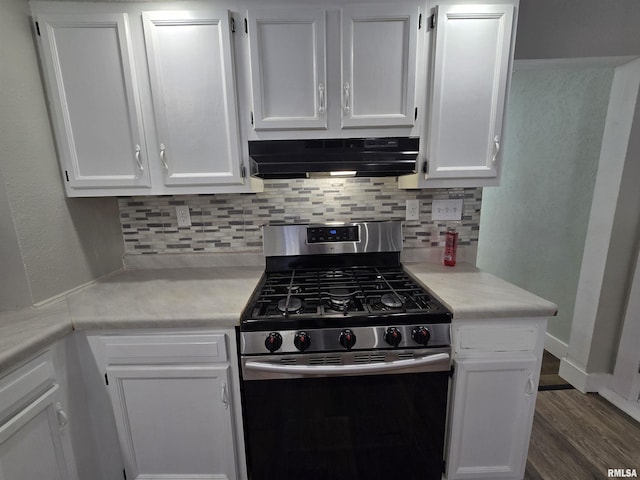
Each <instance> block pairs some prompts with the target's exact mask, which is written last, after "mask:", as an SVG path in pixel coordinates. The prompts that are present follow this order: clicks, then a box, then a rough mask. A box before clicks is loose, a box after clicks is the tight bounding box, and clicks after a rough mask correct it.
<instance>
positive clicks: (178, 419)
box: [89, 333, 238, 480]
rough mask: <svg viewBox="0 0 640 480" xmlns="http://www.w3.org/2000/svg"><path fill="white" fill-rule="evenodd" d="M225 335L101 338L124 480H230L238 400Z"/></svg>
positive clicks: (96, 344) (98, 347)
mask: <svg viewBox="0 0 640 480" xmlns="http://www.w3.org/2000/svg"><path fill="white" fill-rule="evenodd" d="M228 338H229V335H225V334H218V333H214V334H140V335H123V336H120V335H101V336H97V337H94V338H93V339H91V338H90V340H89V341H90V343H91V344H92V349H93V350H94V354H95V355H96V357H97V358H98V361H99V363H100V362H103V367H104V372H105V383H106V385H107V389H108V391H109V396H110V398H111V403H112V406H113V413H114V417H115V422H116V427H117V430H118V437H119V440H120V448H121V451H122V455H123V460H124V463H125V471H126V475H127V478H129V479H138V480H143V479H144V480H160V479H163V480H166V479H171V480H175V479H181V480H190V479H198V480H235V479H237V478H238V463H237V455H236V439H237V436H236V434H235V431H236V430H237V428H236V423H235V422H236V417H235V416H234V413H235V411H236V409H234V407H233V405H232V400H233V399H234V398H235V397H236V396H237V390H236V385H235V383H237V382H235V380H233V378H232V373H231V371H232V366H231V362H230V359H229V358H228V356H227V346H226V341H227V339H228Z"/></svg>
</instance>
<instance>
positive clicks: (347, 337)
mask: <svg viewBox="0 0 640 480" xmlns="http://www.w3.org/2000/svg"><path fill="white" fill-rule="evenodd" d="M338 341H339V342H340V345H342V346H343V347H344V348H346V349H347V350H351V347H353V346H354V345H355V344H356V335H355V333H353V332H352V331H351V330H349V329H348V328H347V329H345V330H342V331H341V332H340V337H339V338H338Z"/></svg>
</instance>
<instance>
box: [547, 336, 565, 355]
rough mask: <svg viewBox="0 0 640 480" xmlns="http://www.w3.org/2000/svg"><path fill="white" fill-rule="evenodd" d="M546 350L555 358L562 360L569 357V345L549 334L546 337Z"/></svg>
mask: <svg viewBox="0 0 640 480" xmlns="http://www.w3.org/2000/svg"><path fill="white" fill-rule="evenodd" d="M544 349H545V350H546V351H547V352H549V353H550V354H551V355H553V356H554V357H556V358H560V359H562V358H564V357H566V356H567V352H568V351H569V344H568V343H565V342H563V341H562V340H559V339H558V338H557V337H554V336H553V335H551V334H550V333H549V332H547V333H545V336H544Z"/></svg>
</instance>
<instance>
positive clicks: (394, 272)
mask: <svg viewBox="0 0 640 480" xmlns="http://www.w3.org/2000/svg"><path fill="white" fill-rule="evenodd" d="M430 310H431V301H430V298H429V296H428V294H427V293H426V292H425V291H424V290H423V289H422V288H421V287H420V286H418V285H417V284H416V283H415V282H414V281H413V280H412V279H411V278H410V277H409V276H408V275H407V274H406V273H405V272H404V271H403V270H402V268H401V267H353V268H348V269H301V270H291V271H286V272H269V273H267V274H266V278H265V281H264V284H263V285H262V287H261V289H260V291H259V294H258V296H257V299H256V300H255V301H254V303H253V308H252V310H251V318H255V319H260V318H278V317H285V318H305V317H310V316H313V317H339V316H345V317H351V316H359V315H375V314H380V313H403V312H409V313H412V312H413V313H425V312H428V311H430Z"/></svg>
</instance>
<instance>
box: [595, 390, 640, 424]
mask: <svg viewBox="0 0 640 480" xmlns="http://www.w3.org/2000/svg"><path fill="white" fill-rule="evenodd" d="M598 393H599V394H600V395H601V396H602V397H603V398H605V399H607V400H608V401H609V402H611V403H612V404H614V405H615V406H616V407H618V408H619V409H620V410H622V411H623V412H624V413H626V414H627V415H629V416H630V417H631V418H633V419H634V420H635V421H636V422H640V402H632V401H630V400H627V399H626V398H624V397H623V396H622V395H619V394H617V393H616V392H614V391H613V390H611V389H610V388H608V387H604V388H601V389H600V390H599V391H598Z"/></svg>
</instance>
